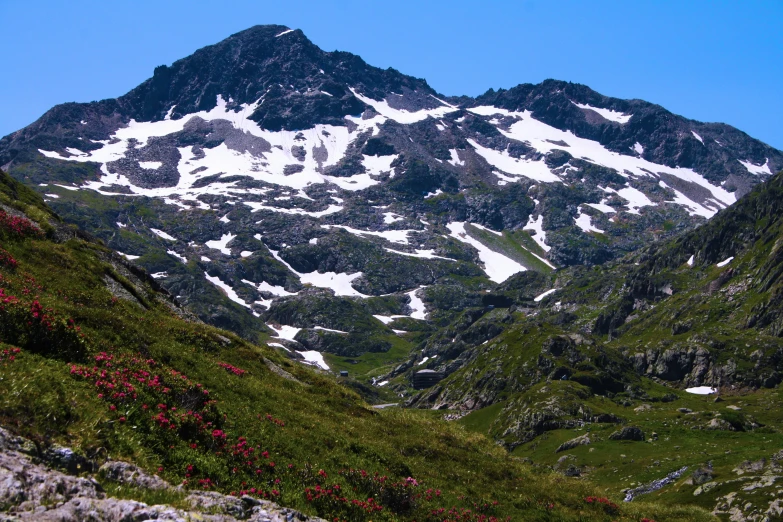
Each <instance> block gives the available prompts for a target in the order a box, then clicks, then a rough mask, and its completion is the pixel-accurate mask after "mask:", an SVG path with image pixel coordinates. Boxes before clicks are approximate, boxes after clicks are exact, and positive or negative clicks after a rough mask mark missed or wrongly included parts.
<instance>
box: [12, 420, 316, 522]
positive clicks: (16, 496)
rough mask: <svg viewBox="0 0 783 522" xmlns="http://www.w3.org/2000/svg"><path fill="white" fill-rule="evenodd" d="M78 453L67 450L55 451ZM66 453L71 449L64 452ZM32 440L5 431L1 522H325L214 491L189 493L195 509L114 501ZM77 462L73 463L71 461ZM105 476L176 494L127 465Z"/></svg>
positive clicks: (103, 471) (108, 468)
mask: <svg viewBox="0 0 783 522" xmlns="http://www.w3.org/2000/svg"><path fill="white" fill-rule="evenodd" d="M56 449H57V450H58V452H59V453H60V454H61V455H62V454H64V453H65V454H69V455H73V452H72V451H71V450H69V449H67V448H62V447H59V448H56ZM64 450H67V451H64ZM36 451H37V450H36V447H35V445H34V444H32V443H31V442H30V441H28V440H25V439H22V438H20V437H15V436H13V435H11V434H10V433H9V432H7V431H6V430H4V429H2V428H0V521H2V522H12V521H45V522H55V521H56V522H81V521H84V520H91V521H95V522H120V521H127V520H167V521H172V522H174V521H177V522H179V521H184V520H206V521H213V522H235V521H237V520H249V521H253V522H291V521H293V520H299V521H308V520H312V521H320V520H321V519H318V518H311V517H307V516H305V515H303V514H301V513H299V512H297V511H293V510H290V509H286V508H283V507H281V506H278V505H277V504H274V503H272V502H268V501H264V500H258V499H255V498H252V497H248V496H245V497H241V498H237V497H230V496H226V495H221V494H219V493H215V492H194V493H190V494H187V495H186V496H185V498H184V502H185V503H186V504H189V505H190V506H191V508H192V509H191V510H183V509H176V508H173V507H171V506H165V505H156V506H149V505H147V504H144V503H142V502H137V501H134V500H125V499H117V498H113V497H109V496H107V495H106V493H105V492H104V490H103V488H101V485H100V483H99V481H98V480H96V479H95V478H93V477H85V476H73V475H68V474H65V473H63V472H61V471H57V470H54V469H52V468H50V467H49V466H47V465H46V464H50V465H51V464H55V465H60V464H61V463H62V457H61V456H60V457H54V458H52V453H51V452H48V451H47V452H44V453H43V454H42V455H41V458H36V457H34V456H33V455H35V454H36ZM70 460H74V459H70ZM100 475H102V476H103V477H104V478H105V479H109V480H112V481H115V482H119V483H122V484H128V485H131V486H133V487H135V488H140V489H151V490H171V491H172V492H174V491H177V490H175V488H173V487H172V486H171V485H170V484H168V483H167V482H165V481H164V480H162V479H161V478H160V477H157V476H150V475H148V474H146V473H145V472H144V471H143V470H141V469H140V468H138V467H136V466H134V465H132V464H128V463H125V462H115V461H110V462H107V463H106V464H104V465H103V466H102V467H101V468H100Z"/></svg>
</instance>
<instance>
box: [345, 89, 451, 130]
mask: <svg viewBox="0 0 783 522" xmlns="http://www.w3.org/2000/svg"><path fill="white" fill-rule="evenodd" d="M351 92H352V93H353V95H354V96H356V97H357V98H358V99H359V100H361V101H362V102H363V103H365V104H366V105H369V106H370V107H372V108H373V109H375V112H377V113H378V114H380V115H381V116H383V117H385V118H388V119H390V120H394V121H396V122H397V123H403V124H409V123H416V122H418V121H422V120H426V119H427V118H442V117H443V116H444V115H446V114H448V113H450V112H456V111H458V110H459V108H457V107H453V106H451V105H448V104H447V103H446V102H444V101H442V100H438V101H439V102H441V103H443V104H444V105H442V106H440V107H436V108H435V109H422V110H420V111H415V112H410V111H406V110H404V109H394V108H392V107H390V106H389V103H388V102H387V101H386V100H382V101H377V100H373V99H372V98H368V97H367V96H362V95H361V94H359V93H358V92H356V91H355V90H354V89H353V88H351ZM435 99H437V98H435Z"/></svg>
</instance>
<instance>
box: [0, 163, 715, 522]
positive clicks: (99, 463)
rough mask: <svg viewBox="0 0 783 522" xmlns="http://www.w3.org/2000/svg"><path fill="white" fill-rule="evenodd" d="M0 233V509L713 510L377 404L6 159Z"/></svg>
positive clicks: (581, 513)
mask: <svg viewBox="0 0 783 522" xmlns="http://www.w3.org/2000/svg"><path fill="white" fill-rule="evenodd" d="M0 243H1V244H2V248H0V296H2V297H0V339H2V342H0V426H2V427H0V520H3V521H9V522H11V521H19V520H21V521H27V520H31V521H32V520H35V521H50V520H51V521H54V520H57V521H68V522H71V521H73V522H77V521H82V520H95V521H102V522H109V521H110V522H119V521H124V520H152V519H155V520H172V521H173V520H185V519H189V520H190V519H198V520H212V521H218V520H219V521H223V522H231V521H235V520H252V521H257V522H260V521H263V520H314V521H317V520H323V518H315V517H325V518H326V519H328V520H335V519H338V520H356V521H364V520H427V521H433V522H434V521H436V520H443V519H444V518H449V519H451V518H456V517H459V519H460V520H468V521H479V520H482V521H493V520H506V519H508V518H511V519H516V520H531V519H532V520H535V519H538V520H540V519H546V518H552V519H557V520H571V521H577V520H584V517H585V516H589V517H590V518H591V519H595V520H607V521H608V520H615V519H617V517H618V516H620V517H622V518H624V519H626V520H638V519H639V518H640V517H643V516H647V517H656V518H658V519H659V520H660V519H663V518H661V517H669V518H668V519H670V520H681V521H685V520H704V521H706V520H709V519H710V517H709V515H708V514H707V513H706V512H705V511H703V510H701V509H698V508H692V507H690V508H689V507H671V506H664V505H658V504H655V503H642V504H634V505H628V506H618V505H616V504H615V503H614V502H612V501H610V500H608V499H606V498H604V497H603V496H602V495H601V493H600V491H598V490H597V489H596V488H595V487H593V486H592V485H590V484H588V483H584V482H580V481H576V480H574V481H573V482H574V483H573V487H569V488H567V489H562V488H560V489H559V488H558V485H559V484H560V483H561V481H562V480H563V477H562V476H560V475H557V474H554V473H552V472H551V471H548V470H546V469H536V468H534V467H532V466H530V465H529V464H525V463H523V462H522V461H520V460H519V459H515V458H512V457H510V456H509V455H508V454H507V453H506V452H505V451H503V450H502V448H499V447H497V446H496V445H495V444H493V443H492V442H491V441H489V440H487V439H486V438H485V437H482V436H477V435H475V434H472V433H469V432H467V431H465V430H464V429H462V428H461V427H460V426H458V425H456V424H454V423H448V422H446V421H444V420H442V419H438V418H433V417H432V416H431V415H429V414H428V413H427V412H416V411H409V410H401V409H399V408H389V409H375V408H371V407H370V406H368V405H367V404H366V403H365V402H364V401H363V400H362V399H361V398H360V396H359V395H358V394H356V393H355V392H353V391H351V390H349V389H347V388H346V387H345V386H343V385H342V384H341V382H339V381H338V379H337V378H335V377H334V376H331V375H329V374H326V373H325V372H320V371H318V370H317V369H314V368H309V367H307V366H305V365H301V364H296V363H294V362H293V361H291V360H290V359H288V358H287V357H285V356H284V355H283V354H282V353H281V352H280V351H279V350H277V349H276V348H274V347H271V346H268V345H267V344H266V343H260V344H251V343H249V342H247V341H245V340H243V339H242V338H240V337H238V336H237V335H235V334H234V333H232V332H228V331H224V330H219V329H217V328H214V327H211V326H207V325H205V324H203V323H202V322H200V321H199V320H198V319H196V318H194V317H192V316H190V315H189V314H188V313H187V312H186V311H184V310H182V309H181V308H180V307H178V306H177V305H176V303H175V302H174V301H173V299H172V297H171V295H169V294H168V293H167V292H166V291H165V290H164V289H162V288H161V287H160V286H159V285H158V284H157V282H156V280H155V279H152V278H150V277H149V276H148V275H146V273H145V272H144V271H143V270H141V269H139V268H138V267H137V266H136V265H134V264H132V263H130V262H128V261H127V260H125V259H124V258H122V257H121V256H119V255H118V254H116V253H115V252H113V251H112V250H110V249H108V248H106V247H105V246H104V245H102V244H101V242H100V241H98V240H96V239H95V238H91V237H90V236H89V235H87V234H85V233H84V232H82V231H80V230H78V229H77V228H76V227H74V226H72V225H66V224H65V223H63V222H62V220H60V219H58V218H57V216H56V215H55V214H54V213H53V212H52V211H51V209H49V208H48V207H47V206H46V205H45V204H44V202H43V201H42V200H41V198H40V197H39V196H38V195H37V194H36V193H35V192H33V191H32V190H30V189H29V188H27V187H25V186H23V185H22V184H20V183H18V182H16V181H14V180H13V179H11V178H10V177H9V176H7V175H6V174H5V173H2V172H0ZM266 340H267V341H269V340H270V339H266ZM346 380H348V379H346V378H340V381H343V382H344V381H346ZM174 485H176V487H175V486H174ZM599 498H601V499H602V501H603V503H602V502H598V501H597V499H599ZM588 499H589V500H588ZM280 506H286V509H284V508H281V507H280ZM288 508H295V509H297V510H300V512H297V511H293V510H292V509H288ZM303 513H304V514H306V515H308V516H305V515H303Z"/></svg>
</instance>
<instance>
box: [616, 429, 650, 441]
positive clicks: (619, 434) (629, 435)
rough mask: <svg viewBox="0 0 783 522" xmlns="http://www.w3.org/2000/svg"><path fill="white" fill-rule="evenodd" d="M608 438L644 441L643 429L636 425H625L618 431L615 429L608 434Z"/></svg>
mask: <svg viewBox="0 0 783 522" xmlns="http://www.w3.org/2000/svg"><path fill="white" fill-rule="evenodd" d="M609 440H635V441H644V431H642V429H641V428H639V427H636V426H626V427H625V428H623V429H621V430H620V431H615V432H614V433H612V434H611V435H609Z"/></svg>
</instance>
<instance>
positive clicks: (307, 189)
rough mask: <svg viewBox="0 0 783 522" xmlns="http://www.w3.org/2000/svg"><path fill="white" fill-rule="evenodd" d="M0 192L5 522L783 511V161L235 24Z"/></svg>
mask: <svg viewBox="0 0 783 522" xmlns="http://www.w3.org/2000/svg"><path fill="white" fill-rule="evenodd" d="M0 166H2V169H3V171H5V172H7V173H8V174H9V175H10V177H9V176H7V175H6V174H4V173H2V174H0V182H1V183H0V238H2V239H3V240H4V242H3V246H4V247H6V246H7V248H8V251H6V250H3V249H0V272H2V273H0V275H2V278H0V298H2V299H3V301H2V306H0V341H2V343H0V355H2V357H0V392H2V393H0V397H3V398H0V425H1V426H4V427H6V428H7V429H8V430H9V431H2V428H0V442H3V441H16V442H13V444H12V442H7V444H6V446H7V447H3V446H2V445H0V449H3V452H2V453H0V474H4V475H2V476H4V477H6V479H3V480H4V481H5V482H2V481H0V486H2V487H0V510H2V509H5V510H7V511H8V512H9V513H11V514H10V515H8V516H9V517H11V518H9V520H16V519H17V518H19V519H23V520H26V519H33V518H34V517H35V516H38V515H39V514H40V516H45V517H49V519H58V520H59V519H68V518H67V517H71V519H74V520H76V519H79V517H82V516H86V515H85V513H87V512H88V511H90V510H92V511H90V512H95V513H98V514H97V515H95V516H96V517H97V518H96V519H99V520H104V519H105V520H114V519H115V518H116V519H119V518H117V517H114V515H113V514H112V513H115V512H116V513H120V512H121V513H128V516H131V515H133V516H144V517H148V518H149V517H153V516H158V517H159V518H162V519H172V520H175V519H177V520H178V519H181V518H183V517H185V518H186V517H190V516H197V517H207V519H209V517H210V516H211V517H213V518H214V519H216V520H218V519H219V520H232V519H234V518H237V519H247V518H249V519H252V520H268V519H273V520H277V519H281V520H282V519H283V518H285V519H286V520H290V519H292V518H297V519H305V517H306V516H316V515H317V516H323V517H324V518H327V519H339V520H343V519H350V520H365V519H366V520H369V519H376V518H377V519H380V520H407V519H416V520H431V521H433V522H434V521H435V520H444V519H448V520H452V519H460V520H482V521H490V520H500V519H501V518H504V517H512V518H514V517H522V518H519V519H521V520H522V519H528V520H534V519H535V520H543V519H552V520H554V519H557V520H584V519H585V518H589V519H599V520H600V519H606V520H610V519H611V520H616V519H623V520H651V519H650V518H649V517H648V515H654V516H655V517H656V519H658V520H710V519H713V520H714V518H713V517H718V518H722V519H731V520H759V521H760V520H775V519H776V518H775V517H780V516H781V514H782V513H783V504H781V503H780V501H779V497H780V490H779V489H778V486H777V484H776V481H779V479H780V477H781V476H783V475H781V473H783V471H781V470H783V467H782V466H781V464H780V463H781V462H783V457H782V456H781V455H783V450H782V448H783V436H782V435H781V432H780V430H781V429H783V416H781V414H780V408H779V406H780V404H781V403H782V402H781V401H783V396H781V394H780V387H779V385H780V383H781V382H782V381H783V341H781V336H782V335H783V321H782V320H781V317H783V307H781V303H782V302H783V301H781V298H780V295H781V288H783V286H782V285H783V279H781V278H782V277H783V271H782V270H781V269H780V266H781V254H780V245H781V241H783V218H781V216H783V209H781V208H780V207H781V201H783V173H780V174H778V172H779V171H781V170H783V153H782V152H781V151H778V150H776V149H774V148H772V147H769V146H767V145H765V144H764V143H761V142H759V141H758V140H755V139H753V138H751V137H749V136H748V135H746V134H745V133H743V132H741V131H739V130H737V129H735V128H733V127H730V126H728V125H724V124H720V123H701V122H697V121H693V120H688V119H686V118H683V117H681V116H677V115H675V114H672V113H670V112H668V111H667V110H666V109H664V108H663V107H660V106H657V105H654V104H651V103H648V102H645V101H642V100H622V99H617V98H610V97H606V96H603V95H601V94H599V93H597V92H595V91H593V90H591V89H590V88H589V87H587V86H584V85H579V84H573V83H569V82H564V81H558V80H546V81H544V82H542V83H540V84H537V85H532V84H521V85H518V86H516V87H513V88H511V89H508V90H506V89H501V90H498V91H495V90H493V89H490V90H488V91H487V92H486V93H484V94H482V95H480V96H478V97H470V96H445V95H442V94H440V93H438V92H436V91H435V90H433V89H432V88H431V87H430V86H429V85H428V84H427V82H426V81H425V80H424V79H418V78H413V77H410V76H406V75H404V74H402V73H401V72H399V71H397V70H395V69H391V68H390V69H386V70H382V69H379V68H376V67H373V66H371V65H368V64H367V63H365V62H364V61H363V60H362V59H361V58H360V57H358V56H355V55H352V54H350V53H345V52H340V51H335V52H324V51H322V50H321V49H319V48H318V47H317V46H315V45H314V44H313V43H312V42H310V41H309V40H308V39H307V38H306V36H305V35H304V34H303V33H302V32H301V31H299V30H295V29H291V28H288V27H285V26H257V27H253V28H250V29H248V30H246V31H243V32H240V33H237V34H235V35H233V36H231V37H229V38H227V39H226V40H224V41H222V42H220V43H217V44H215V45H212V46H208V47H205V48H203V49H200V50H198V51H196V52H195V53H194V54H192V55H191V56H189V57H186V58H183V59H181V60H178V61H176V62H174V63H173V64H172V65H170V66H166V65H162V66H160V67H157V68H156V69H155V70H154V73H153V75H152V77H151V78H150V79H148V80H147V81H145V82H144V83H142V84H141V85H139V86H138V87H136V88H134V89H132V90H131V91H129V92H128V93H127V94H125V95H123V96H121V97H119V98H116V99H110V100H102V101H97V102H92V103H84V104H81V103H68V104H63V105H59V106H56V107H54V108H53V109H51V110H50V111H49V112H47V113H46V114H44V115H43V116H42V117H41V118H40V119H39V120H38V121H36V122H35V123H33V124H31V125H30V126H28V127H26V128H24V129H21V130H19V131H17V132H15V133H13V134H11V135H9V136H6V137H4V138H3V139H2V140H0ZM63 266H65V267H68V269H67V270H62V269H61V267H63ZM33 296H35V297H33ZM39 296H40V301H39ZM28 301H29V302H28ZM42 303H43V304H42ZM4 307H5V308H4ZM47 307H48V308H47ZM56 310H65V311H67V314H66V315H69V317H67V318H66V317H65V315H63V313H64V312H63V313H59V312H56ZM27 314H31V317H32V318H28V315H27ZM25 325H26V326H25ZM81 328H84V330H83V331H82V330H81ZM53 332H54V333H53ZM80 332H81V333H80ZM3 343H8V344H3ZM112 368H114V370H113V373H112V370H111V369H112ZM28 375H29V376H32V377H30V379H32V382H33V384H35V385H36V386H37V388H41V389H43V388H46V387H47V386H50V387H51V388H52V391H51V393H49V392H45V393H44V392H41V393H40V394H39V393H36V394H35V396H34V397H33V398H32V399H31V400H30V401H23V400H21V399H20V397H21V395H20V393H21V392H20V387H21V386H25V387H26V386H28V385H29V383H28V382H27V376H28ZM63 379H65V380H63ZM196 379H198V380H199V381H198V383H197V381H196ZM137 383H140V384H137ZM115 387H121V388H122V390H123V391H121V392H118V391H116V389H115ZM94 388H95V389H94ZM214 390H217V392H216V393H213V392H214ZM96 394H97V395H96ZM78 404H82V405H84V406H83V407H81V408H79V407H77V406H76V405H78ZM368 404H374V405H375V406H376V407H374V408H372V407H369V406H368ZM395 406H399V407H395ZM106 408H108V410H106ZM258 408H263V411H261V410H258ZM150 409H152V410H153V412H154V414H153V415H152V416H151V415H150V414H151V413H152V412H150ZM433 410H436V411H437V410H444V411H443V412H442V413H437V412H434V411H433ZM107 411H108V413H107ZM184 412H187V413H184ZM27 417H29V419H30V422H29V423H27V424H25V423H24V422H21V419H22V418H27ZM58 419H59V420H58ZM286 426H288V428H286ZM77 433H78V435H77ZM175 434H176V435H175ZM19 436H23V437H26V438H18V437H19ZM14 437H17V438H14ZM65 443H67V445H66V444H65ZM3 444H5V443H3ZM60 444H63V446H60ZM22 446H24V448H26V449H24V448H23V447H22ZM33 446H35V449H34V450H33V449H32V447H33ZM66 446H67V448H70V447H71V446H73V447H74V449H73V450H71V449H68V450H67V451H68V452H70V453H69V455H79V458H80V459H82V460H79V462H82V463H84V464H85V465H87V464H89V469H67V470H63V469H62V465H61V463H59V464H58V461H57V460H56V459H54V460H53V458H52V457H51V455H52V451H56V450H57V448H61V449H62V448H66ZM52 448H54V449H52ZM262 452H263V453H262ZM259 454H263V458H260V457H259ZM274 455H277V457H275V456H274ZM69 458H70V457H69ZM74 458H75V457H74ZM274 459H277V464H276V463H275V460H274ZM477 459H478V460H477ZM118 461H133V462H134V464H131V463H125V462H121V463H120V464H117V462H118ZM284 461H285V462H286V464H287V466H286V467H283V465H282V464H281V463H282V462H284ZM479 461H480V462H479ZM137 465H138V466H139V467H136V466H137ZM118 466H119V467H118ZM58 469H59V471H58ZM156 469H157V470H158V473H159V474H160V475H161V476H162V477H163V478H161V477H158V476H155V475H154V470H156ZM476 469H480V472H479V475H480V476H479V475H476V476H472V475H471V474H472V473H474V470H476ZM117 470H119V471H117ZM145 470H146V471H145ZM66 471H67V473H66ZM75 475H80V477H75ZM126 475H128V476H131V475H132V476H133V477H140V478H138V479H133V480H130V479H128V478H127V477H126ZM422 477H423V478H422ZM142 479H143V484H142V483H139V482H138V481H139V480H142ZM564 481H566V482H565V483H566V484H568V486H569V487H568V488H563V486H562V484H563V483H564ZM50 483H51V484H55V485H53V486H48V485H47V484H50ZM103 483H105V484H106V486H105V489H106V491H104V488H103V487H102V486H101V484H103ZM35 484H43V486H40V487H39V486H35ZM56 484H66V485H68V486H67V489H68V491H67V492H66V493H63V492H62V491H60V490H59V489H57V488H59V487H60V486H56ZM156 484H157V485H156ZM160 484H163V486H160V487H158V486H159V485H160ZM171 484H180V485H179V486H176V487H174V486H172V485H171ZM521 484H524V485H521ZM531 484H535V486H532V485H531ZM72 485H73V486H72ZM195 487H197V488H198V490H199V491H200V492H197V493H194V492H192V491H191V490H192V489H194V488H195ZM35 488H38V489H35ZM41 488H43V489H45V490H46V491H49V490H55V489H57V492H56V494H55V493H52V492H49V493H47V494H46V495H44V494H43V493H40V491H38V490H39V489H41ZM341 488H342V489H341ZM520 488H521V489H520ZM531 488H532V489H531ZM593 488H597V490H600V491H602V492H605V494H606V495H608V496H604V494H603V493H601V494H596V493H595V490H594V489H593ZM60 489H62V488H60ZM204 490H206V491H208V493H204ZM348 490H350V491H352V492H353V493H345V492H346V491H348ZM555 490H557V491H560V490H563V492H562V493H558V494H557V495H559V496H557V495H555V496H552V495H554V493H552V491H555ZM442 492H443V496H441V493H442ZM499 492H502V493H499ZM50 493H51V494H50ZM345 495H347V496H345ZM498 498H499V499H498ZM643 499H648V500H647V501H646V502H645V501H644V500H643ZM623 500H625V501H626V504H622V506H621V505H620V504H618V503H621V502H622V501H623ZM271 501H274V502H276V503H278V504H280V505H283V506H291V507H293V508H296V509H297V510H298V511H292V510H288V509H287V508H280V507H279V506H278V505H277V504H273V503H272V502H271ZM498 506H499V507H498ZM585 510H587V511H585ZM300 511H301V512H302V513H306V515H303V514H302V513H300ZM2 516H5V515H2ZM2 516H0V520H5V519H4V518H2ZM123 516H124V515H123ZM15 517H16V518H15ZM31 517H32V518H31ZM57 517H60V518H57ZM63 517H66V518H63ZM101 517H102V518H101ZM112 517H114V518H112ZM118 517H119V515H118ZM165 517H169V518H165ZM177 517H179V518H177ZM444 517H445V518H444ZM448 517H451V518H448ZM455 517H456V518H455ZM474 517H475V518H474Z"/></svg>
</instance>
